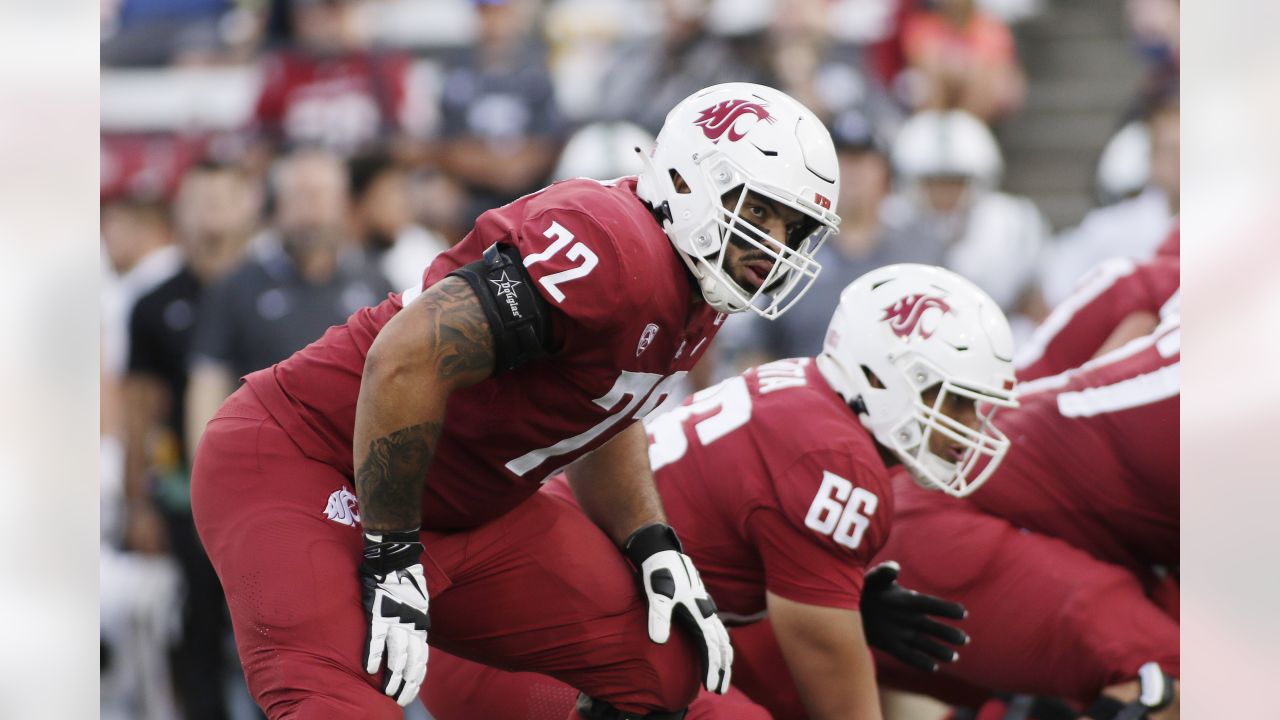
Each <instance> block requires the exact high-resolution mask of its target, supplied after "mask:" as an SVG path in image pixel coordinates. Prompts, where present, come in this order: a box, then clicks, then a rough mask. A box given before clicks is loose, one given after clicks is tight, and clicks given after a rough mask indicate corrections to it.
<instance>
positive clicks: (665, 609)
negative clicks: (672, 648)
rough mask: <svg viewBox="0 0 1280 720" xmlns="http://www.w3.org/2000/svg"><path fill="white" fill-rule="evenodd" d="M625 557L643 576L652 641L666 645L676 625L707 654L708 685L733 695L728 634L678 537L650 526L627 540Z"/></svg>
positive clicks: (704, 657)
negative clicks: (730, 691) (672, 625)
mask: <svg viewBox="0 0 1280 720" xmlns="http://www.w3.org/2000/svg"><path fill="white" fill-rule="evenodd" d="M623 551H624V552H625V553H626V555H627V557H628V558H630V560H631V562H632V564H634V565H635V566H636V568H637V569H638V570H639V573H640V580H641V583H642V584H643V586H644V593H645V597H646V599H647V600H648V601H649V639H650V640H652V641H654V642H656V643H659V644H663V643H666V642H667V639H668V638H670V637H671V621H672V619H674V620H675V621H676V622H678V623H680V625H681V626H682V627H684V629H685V630H686V631H688V632H689V634H690V635H691V636H692V637H693V639H694V641H695V642H696V643H698V647H699V650H701V652H702V669H703V670H704V671H705V672H706V677H705V678H704V679H703V685H704V686H706V688H707V689H708V690H710V691H712V692H715V693H719V694H721V695H723V694H724V693H726V692H728V691H729V679H730V676H731V675H732V670H733V668H732V666H733V646H732V645H730V644H729V633H728V631H726V630H725V629H724V624H723V623H721V622H720V618H719V617H717V616H716V604H715V602H714V601H713V600H712V599H711V596H710V595H709V594H708V593H707V589H706V588H705V587H704V586H703V585H702V578H701V577H699V576H698V570H697V568H695V567H694V566H693V561H692V560H690V559H689V556H688V555H685V554H684V552H683V551H682V548H681V547H680V540H679V538H677V537H676V533H675V531H674V530H672V529H671V527H670V526H669V525H664V524H662V523H653V524H650V525H645V526H644V527H642V528H640V529H639V530H636V531H635V532H633V533H632V534H631V537H629V538H627V542H626V545H625V546H624V547H623Z"/></svg>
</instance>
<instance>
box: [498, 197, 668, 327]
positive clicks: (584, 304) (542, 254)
mask: <svg viewBox="0 0 1280 720" xmlns="http://www.w3.org/2000/svg"><path fill="white" fill-rule="evenodd" d="M508 242H510V243H512V244H513V245H515V246H516V249H517V250H519V251H520V256H521V257H522V258H523V261H524V266H525V270H526V271H527V272H528V273H529V279H530V280H531V281H532V282H533V285H534V289H535V290H536V291H537V292H538V294H540V295H541V296H542V297H543V298H544V299H545V300H546V301H547V304H548V305H550V306H551V307H552V308H553V313H554V317H555V322H556V324H557V326H558V327H559V328H560V329H561V330H562V331H563V332H566V333H575V332H589V333H595V334H600V335H602V336H606V337H607V335H608V333H609V331H610V329H611V328H613V327H615V326H616V325H617V324H618V323H620V322H626V321H629V320H630V319H631V318H632V317H633V316H634V314H635V312H636V311H637V310H639V304H640V303H639V300H638V299H637V297H636V294H637V293H636V288H637V287H638V286H639V285H640V284H641V283H642V282H643V279H642V278H641V277H640V276H639V275H638V274H637V273H635V272H634V271H633V270H632V266H633V264H634V263H632V262H631V260H630V259H629V258H628V257H627V256H626V255H625V254H624V253H623V252H622V250H621V247H620V245H619V243H618V242H617V241H616V240H615V238H614V237H613V236H612V234H610V233H609V232H608V231H606V230H605V229H604V228H603V227H602V226H601V225H600V224H599V223H598V222H597V221H596V220H595V219H593V218H591V217H590V216H588V215H586V214H585V213H583V212H581V211H578V210H570V209H560V208H552V209H548V210H543V211H540V212H538V213H536V214H534V215H532V216H530V217H529V218H528V219H527V220H526V221H525V222H524V223H523V224H522V225H521V226H520V228H519V229H518V231H517V232H516V233H514V234H513V235H512V236H511V237H510V239H509V240H508Z"/></svg>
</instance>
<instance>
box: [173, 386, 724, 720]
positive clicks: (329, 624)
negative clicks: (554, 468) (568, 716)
mask: <svg viewBox="0 0 1280 720" xmlns="http://www.w3.org/2000/svg"><path fill="white" fill-rule="evenodd" d="M343 488H346V489H348V490H350V489H352V488H351V483H350V480H349V479H348V478H347V477H346V476H344V475H343V474H342V473H340V472H339V471H337V470H335V469H334V468H332V467H330V466H328V465H326V464H323V463H319V462H316V461H314V460H311V459H308V458H307V457H305V456H303V455H302V453H301V451H300V450H299V449H298V448H297V447H296V446H295V445H294V444H293V443H292V442H291V441H290V439H289V438H288V436H287V435H286V434H285V433H284V431H283V430H282V429H281V428H280V426H279V425H278V424H277V423H276V422H275V421H274V420H273V419H271V418H270V416H269V415H268V414H267V412H266V411H265V410H264V409H263V408H262V406H261V404H260V403H259V402H258V401H257V399H256V397H255V396H254V395H253V392H252V390H250V389H248V388H247V387H242V388H241V389H240V390H238V391H237V392H236V394H235V395H233V396H232V397H231V398H230V399H229V400H228V401H227V402H226V403H225V404H224V405H223V407H222V408H221V409H220V410H219V412H218V414H217V415H216V416H215V417H214V418H213V420H211V421H210V423H209V425H208V427H207V428H206V430H205V433H204V437H203V439H202V440H201V443H200V447H199V450H198V451H197V453H196V460H195V467H194V471H193V477H192V508H193V511H194V514H195V520H196V525H197V529H198V530H199V533H200V537H201V540H202V541H203V542H204V545H205V548H206V550H207V551H208V554H209V558H210V559H211V560H212V562H213V565H214V568H215V569H216V570H217V573H218V576H219V578H220V579H221V580H222V586H223V589H224V591H225V593H226V595H227V603H228V606H229V607H230V610H231V619H232V624H233V627H234V630H235V637H236V645H237V648H238V650H239V654H240V659H241V662H242V664H243V667H244V671H245V676H246V678H247V680H248V684H249V690H250V691H251V693H252V694H253V697H254V699H255V700H256V701H257V703H258V704H259V705H260V706H261V707H262V709H263V710H264V711H265V712H266V713H267V715H268V717H270V718H273V719H274V718H299V719H307V718H324V719H326V720H332V719H335V718H363V719H368V718H397V719H398V718H400V717H401V711H400V708H399V707H398V706H397V705H396V704H395V702H394V701H393V700H392V699H391V698H389V697H387V696H386V695H384V694H383V693H382V692H381V690H380V689H379V687H380V677H374V676H371V675H368V674H366V673H365V672H364V669H363V667H362V661H363V650H364V646H365V643H366V642H367V638H366V634H367V632H368V623H367V621H366V619H365V615H364V609H363V605H362V603H361V597H360V585H359V582H358V580H357V564H358V561H359V558H360V556H361V551H362V548H363V541H362V538H361V529H360V527H359V526H358V525H352V524H343V523H342V522H340V521H336V520H333V519H330V518H329V517H328V516H327V515H326V504H327V501H328V498H329V496H330V494H331V493H334V492H336V491H339V490H341V489H343ZM422 540H423V544H424V546H425V547H426V553H424V555H423V557H422V564H423V568H424V571H425V574H426V578H427V585H428V590H429V592H430V595H431V607H430V615H431V623H432V627H431V632H430V642H431V644H432V645H433V646H435V647H438V648H440V649H443V650H445V651H447V652H449V653H452V654H455V655H458V656H460V657H465V658H468V659H471V660H474V661H477V662H481V663H486V664H492V665H496V666H498V667H501V668H505V669H509V670H518V671H532V672H539V673H545V674H547V675H551V676H553V677H555V678H557V679H559V680H561V681H563V682H565V683H568V684H569V685H571V686H573V687H575V688H578V689H579V690H581V691H583V692H585V693H587V694H588V695H590V696H591V697H593V698H596V699H599V700H603V701H606V702H609V703H611V704H612V705H614V706H615V707H617V708H619V709H622V710H627V711H631V712H639V713H647V712H652V711H655V710H678V709H681V708H684V707H686V706H687V705H688V704H689V703H690V701H691V700H692V699H693V698H694V696H695V694H696V693H697V690H698V687H699V683H700V678H701V668H700V663H699V660H698V656H697V652H696V650H695V648H694V647H693V644H692V642H691V641H690V640H689V639H688V638H687V637H686V636H685V635H684V633H682V632H679V631H677V632H674V633H672V637H671V640H670V641H668V642H667V643H666V644H665V645H658V644H655V643H653V642H651V641H650V640H649V637H648V631H647V622H648V621H647V617H648V616H647V608H646V605H645V602H644V599H643V597H642V596H641V594H640V592H639V589H638V587H637V584H636V582H635V579H634V576H633V573H632V570H631V568H630V566H629V565H628V564H627V562H626V560H625V559H624V557H623V556H622V554H621V553H620V552H619V551H618V549H617V548H616V547H615V546H614V544H613V543H612V542H611V541H610V540H609V539H608V537H607V536H606V535H605V534H604V533H603V532H602V531H601V530H599V529H598V528H597V527H596V526H595V525H593V524H592V523H591V522H590V520H588V519H587V517H586V516H585V515H583V514H582V513H581V511H579V510H577V509H575V508H574V507H572V506H571V505H570V504H568V503H566V502H565V501H563V500H559V499H556V498H553V497H551V496H549V495H547V494H544V493H538V494H535V495H534V496H532V497H531V498H530V499H529V500H527V501H525V502H524V503H523V504H521V505H520V506H518V507H517V508H516V509H514V510H512V511H511V512H509V513H507V514H506V515H504V516H502V517H500V518H498V519H496V520H494V521H492V522H490V523H488V524H485V525H482V526H480V527H478V528H475V529H472V530H468V531H464V532H452V533H444V532H423V533H422ZM430 675H431V669H430V666H428V676H430ZM474 717H480V715H474Z"/></svg>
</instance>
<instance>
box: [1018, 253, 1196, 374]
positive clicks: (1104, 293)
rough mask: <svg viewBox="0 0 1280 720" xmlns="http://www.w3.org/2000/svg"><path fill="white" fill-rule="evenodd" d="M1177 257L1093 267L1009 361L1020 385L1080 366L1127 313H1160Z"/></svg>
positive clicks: (1175, 277) (1174, 285)
mask: <svg viewBox="0 0 1280 720" xmlns="http://www.w3.org/2000/svg"><path fill="white" fill-rule="evenodd" d="M1179 265H1180V263H1179V259H1178V258H1177V257H1158V258H1155V259H1153V260H1151V261H1148V262H1145V263H1135V262H1133V261H1132V260H1129V259H1128V258H1112V259H1111V260H1107V261H1104V262H1102V263H1100V264H1099V265H1097V266H1096V267H1094V269H1093V270H1092V271H1090V273H1089V274H1088V275H1087V276H1085V278H1084V279H1083V280H1082V281H1081V283H1080V285H1079V287H1078V288H1077V289H1076V291H1075V292H1074V293H1073V294H1072V295H1071V296H1070V297H1068V298H1067V299H1066V300H1064V301H1062V302H1061V303H1059V304H1058V305H1057V307H1055V308H1054V309H1053V312H1051V313H1050V314H1049V317H1047V318H1045V320H1044V322H1042V323H1041V324H1040V326H1039V327H1037V328H1036V330H1035V332H1034V333H1033V334H1032V336H1031V339H1030V340H1029V341H1028V342H1027V343H1025V344H1024V345H1023V347H1022V348H1021V349H1020V350H1019V352H1018V355H1017V357H1015V358H1014V365H1015V367H1017V370H1018V379H1019V380H1020V381H1023V382H1025V381H1028V380H1035V379H1037V378H1042V377H1047V376H1050V375H1057V374H1059V373H1061V372H1065V371H1067V370H1070V369H1072V368H1075V367H1079V366H1080V365H1082V364H1084V363H1085V362H1086V361H1088V360H1089V359H1090V358H1092V357H1093V356H1094V354H1095V353H1096V352H1097V350H1098V348H1099V347H1101V346H1102V344H1103V343H1104V342H1105V341H1106V340H1107V338H1108V337H1110V336H1111V333H1112V331H1113V330H1115V329H1116V327H1117V326H1118V325H1119V324H1120V322H1121V321H1122V320H1124V319H1125V317H1126V316H1128V315H1129V314H1131V313H1135V312H1149V313H1151V314H1153V315H1155V314H1158V313H1159V312H1160V308H1161V306H1163V305H1164V303H1165V301H1167V300H1168V299H1169V297H1170V296H1172V295H1173V293H1174V292H1175V291H1176V290H1177V289H1178V285H1179V273H1178V269H1179Z"/></svg>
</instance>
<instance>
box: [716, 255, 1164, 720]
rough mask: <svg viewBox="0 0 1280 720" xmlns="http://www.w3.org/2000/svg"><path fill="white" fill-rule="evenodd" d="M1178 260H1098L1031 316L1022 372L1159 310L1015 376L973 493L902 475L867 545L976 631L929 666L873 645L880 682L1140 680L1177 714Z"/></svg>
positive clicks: (1001, 684) (1013, 685)
mask: <svg viewBox="0 0 1280 720" xmlns="http://www.w3.org/2000/svg"><path fill="white" fill-rule="evenodd" d="M1176 238H1177V235H1176V233H1175V234H1174V235H1173V236H1172V237H1171V240H1170V242H1167V243H1166V245H1165V247H1166V248H1171V247H1173V248H1176V246H1174V245H1173V244H1174V243H1176ZM1177 267H1178V266H1177V255H1176V249H1173V250H1172V252H1162V253H1161V254H1160V255H1159V256H1157V257H1156V258H1154V259H1153V260H1151V261H1149V262H1146V263H1142V264H1138V265H1132V264H1129V263H1127V261H1126V262H1125V263H1123V264H1121V265H1112V266H1103V268H1102V269H1101V270H1100V271H1099V272H1096V273H1095V275H1094V278H1093V279H1092V280H1090V281H1087V282H1085V283H1083V284H1082V286H1081V288H1080V290H1079V291H1078V294H1077V296H1074V297H1072V298H1069V299H1068V300H1066V301H1064V303H1063V304H1062V306H1061V307H1060V308H1059V309H1058V310H1055V313H1054V315H1053V316H1051V317H1050V319H1049V320H1048V321H1046V327H1045V328H1042V329H1041V330H1040V331H1038V332H1037V339H1039V340H1040V341H1041V342H1040V343H1039V344H1038V345H1037V346H1035V347H1033V350H1034V351H1035V352H1037V353H1038V352H1039V350H1042V349H1043V350H1045V351H1044V352H1043V353H1040V354H1039V356H1038V358H1037V359H1036V361H1035V362H1034V363H1032V364H1030V365H1029V366H1028V367H1030V368H1032V369H1033V372H1034V371H1036V370H1035V369H1036V368H1045V367H1051V366H1053V365H1054V364H1055V363H1061V362H1064V361H1066V360H1065V359H1066V358H1069V357H1072V354H1073V353H1074V354H1075V357H1089V356H1091V355H1093V354H1094V353H1095V352H1097V347H1098V344H1099V343H1103V342H1104V341H1106V340H1107V339H1108V338H1115V337H1116V336H1117V335H1119V334H1123V333H1126V332H1132V327H1130V328H1129V329H1127V330H1126V329H1125V328H1124V326H1125V325H1131V326H1132V323H1131V320H1132V318H1134V317H1138V316H1141V315H1145V314H1149V315H1150V316H1151V317H1153V318H1158V319H1159V323H1160V324H1159V325H1158V326H1157V327H1156V328H1155V330H1154V331H1153V332H1151V333H1149V334H1147V335H1143V336H1141V337H1138V338H1136V339H1133V340H1130V341H1128V342H1127V343H1124V344H1123V345H1121V346H1119V347H1117V348H1115V349H1113V350H1111V351H1110V352H1106V353H1104V354H1102V355H1100V356H1099V357H1096V358H1094V359H1092V360H1089V361H1087V362H1085V363H1084V364H1083V365H1081V366H1080V367H1077V368H1072V369H1069V370H1067V371H1066V372H1063V373H1060V374H1057V375H1049V376H1047V377H1041V378H1039V379H1036V380H1033V381H1031V382H1026V383H1023V384H1021V385H1020V386H1019V390H1018V396H1019V401H1020V403H1021V405H1020V407H1019V408H1018V409H1016V410H1013V411H1010V412H1008V413H1004V414H1002V415H1001V417H1000V418H998V419H997V421H996V422H997V425H998V426H999V427H1000V429H1001V430H1003V431H1004V432H1005V433H1006V434H1007V435H1008V436H1009V438H1010V439H1011V441H1012V442H1013V447H1012V449H1011V450H1010V452H1009V454H1008V456H1007V457H1006V458H1005V460H1004V462H1003V463H1002V464H1001V466H1000V468H999V469H998V470H997V471H996V473H995V474H994V476H993V478H992V480H991V482H990V483H988V484H987V485H986V487H985V488H984V489H983V491H982V492H981V493H978V494H977V495H975V496H973V497H972V498H969V499H968V500H966V501H965V502H963V503H954V502H953V503H947V502H938V500H937V498H934V497H931V496H929V495H927V494H924V493H920V492H918V491H916V490H915V489H914V488H913V487H912V486H911V484H910V483H909V482H905V481H904V480H903V479H899V480H898V482H897V485H896V488H895V489H896V492H895V498H896V502H897V504H896V509H897V514H896V528H895V533H894V535H893V537H892V538H891V539H890V541H889V542H888V543H887V544H886V546H885V548H884V549H883V550H882V551H881V554H880V555H879V556H878V557H877V559H878V560H885V559H890V558H891V559H894V560H897V561H900V562H901V563H902V564H903V567H904V572H903V576H904V580H905V581H907V582H908V583H909V584H910V585H911V586H912V587H916V588H918V589H920V590H922V591H925V592H932V593H946V594H947V596H948V597H951V598H954V599H956V600H958V601H960V602H963V603H964V605H965V606H966V607H967V608H968V609H969V610H970V612H971V617H970V620H969V622H968V623H967V624H966V629H967V630H968V631H969V633H970V635H971V637H972V638H973V642H972V644H971V645H970V646H969V647H968V648H966V651H965V653H964V657H963V658H962V659H961V660H960V662H958V663H956V664H955V665H952V666H948V667H947V668H946V669H945V670H944V671H943V672H942V673H940V674H939V676H936V677H933V678H927V679H926V678H921V677H919V676H914V675H903V674H901V673H898V672H896V671H897V670H898V669H900V666H896V665H895V663H894V662H893V661H892V660H886V662H885V663H884V664H883V665H882V670H883V674H882V679H883V680H884V681H885V682H887V683H889V684H893V685H896V686H900V687H906V688H908V689H915V690H923V691H927V692H929V693H931V694H934V695H936V696H938V697H941V698H943V699H948V700H953V701H956V702H972V701H974V700H975V698H977V697H980V696H981V695H982V694H983V693H984V692H987V691H990V690H993V689H994V690H1000V691H1015V692H1022V693H1030V694H1039V695H1053V696H1059V697H1065V698H1068V699H1070V700H1072V701H1075V702H1077V703H1080V704H1083V705H1088V704H1090V703H1093V702H1094V701H1095V699H1098V700H1097V702H1098V707H1097V708H1095V709H1094V711H1093V712H1092V713H1091V717H1097V718H1108V717H1112V716H1114V715H1115V713H1116V712H1117V702H1116V701H1117V700H1118V701H1120V702H1124V703H1130V702H1134V698H1135V697H1137V696H1138V694H1139V690H1142V691H1143V692H1145V693H1147V694H1148V695H1149V699H1151V700H1152V702H1151V703H1150V705H1159V704H1160V703H1161V701H1167V702H1168V706H1167V707H1166V708H1164V709H1163V711H1160V712H1157V711H1154V710H1152V711H1151V712H1152V713H1153V714H1152V715H1151V717H1161V718H1163V717H1176V716H1177V713H1178V712H1179V704H1180V703H1179V698H1178V696H1179V694H1180V688H1179V685H1178V682H1177V681H1175V680H1172V678H1178V677H1179V676H1180V651H1179V643H1178V638H1179V632H1178V586H1177V582H1176V579H1175V578H1176V569H1177V565H1178V556H1179V505H1178V496H1179V495H1178V490H1179V470H1178V457H1179V446H1178V439H1179V404H1180V403H1179V397H1180V387H1179V371H1180V366H1181V353H1180V342H1179V338H1180V320H1179V313H1178V297H1179V292H1178V276H1177ZM1115 269H1121V270H1127V271H1126V272H1111V270H1115ZM1046 338H1047V339H1048V341H1047V342H1045V341H1044V340H1045V339H1046ZM1064 338H1069V339H1072V340H1073V342H1074V343H1076V345H1075V346H1072V345H1071V344H1070V343H1063V342H1062V340H1063V339H1064ZM939 536H945V537H951V538H954V540H952V541H951V542H949V544H948V552H947V553H939V552H938V548H937V546H936V543H935V542H933V541H932V540H931V539H930V538H936V537H939ZM736 641H737V639H736V638H735V642H736ZM746 652H748V653H750V654H752V655H753V656H759V655H761V654H762V653H761V651H759V650H754V651H752V650H747V651H746ZM1144 666H1145V667H1146V668H1147V670H1146V671H1145V672H1141V673H1140V672H1139V670H1140V668H1143V667H1144ZM1157 690H1161V691H1163V692H1157ZM1100 695H1101V696H1102V697H1101V698H1099V696H1100ZM1136 710H1137V708H1131V711H1136Z"/></svg>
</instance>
